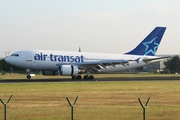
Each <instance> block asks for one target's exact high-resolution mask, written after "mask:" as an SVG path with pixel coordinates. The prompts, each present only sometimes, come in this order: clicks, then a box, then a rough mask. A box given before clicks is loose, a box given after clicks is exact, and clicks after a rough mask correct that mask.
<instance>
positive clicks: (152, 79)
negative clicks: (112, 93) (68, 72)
mask: <svg viewBox="0 0 180 120" xmlns="http://www.w3.org/2000/svg"><path fill="white" fill-rule="evenodd" d="M156 80H157V81H165V80H180V77H179V76H177V77H175V76H173V77H114V78H113V77H111V78H110V77H109V78H107V77H106V78H97V79H94V80H83V79H82V80H72V79H68V78H67V79H30V80H28V79H6V80H0V83H37V82H42V83H43V82H98V81H102V82H103V81H107V82H111V81H119V82H121V81H156Z"/></svg>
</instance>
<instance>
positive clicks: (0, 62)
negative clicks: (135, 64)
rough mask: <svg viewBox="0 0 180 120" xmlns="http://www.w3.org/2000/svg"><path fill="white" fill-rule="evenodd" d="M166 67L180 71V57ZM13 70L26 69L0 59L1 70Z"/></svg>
mask: <svg viewBox="0 0 180 120" xmlns="http://www.w3.org/2000/svg"><path fill="white" fill-rule="evenodd" d="M164 65H165V68H164V71H168V72H167V73H172V74H174V73H180V58H179V57H178V56H177V55H176V56H174V57H172V58H169V59H168V60H167V61H165V62H164ZM12 70H13V71H16V72H17V71H24V72H25V69H22V68H19V67H15V66H12V65H10V64H9V63H7V62H6V61H5V59H1V60H0V71H6V72H9V71H10V72H12Z"/></svg>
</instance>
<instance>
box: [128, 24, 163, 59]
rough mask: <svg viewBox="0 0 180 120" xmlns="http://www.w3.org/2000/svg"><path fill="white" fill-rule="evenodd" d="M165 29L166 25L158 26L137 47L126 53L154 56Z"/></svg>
mask: <svg viewBox="0 0 180 120" xmlns="http://www.w3.org/2000/svg"><path fill="white" fill-rule="evenodd" d="M165 30H166V27H156V28H155V29H154V30H153V31H152V32H151V33H150V34H149V35H148V36H147V37H146V38H145V39H144V40H143V41H142V42H141V43H140V44H139V45H138V46H137V47H136V48H134V49H133V50H132V51H130V52H128V53H125V54H131V55H144V56H146V55H149V56H154V55H155V54H156V51H157V49H158V47H159V44H160V42H161V39H162V37H163V34H164V32H165Z"/></svg>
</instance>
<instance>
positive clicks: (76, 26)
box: [0, 0, 180, 57]
mask: <svg viewBox="0 0 180 120" xmlns="http://www.w3.org/2000/svg"><path fill="white" fill-rule="evenodd" d="M179 6H180V1H179V0H0V57H5V55H7V52H9V53H13V52H15V51H19V50H31V49H45V50H62V51H78V49H79V47H81V51H83V52H98V53H117V54H121V53H126V52H129V51H131V50H132V49H134V48H135V47H136V46H137V45H138V44H139V43H140V42H141V41H142V40H143V39H144V38H145V37H146V36H147V35H148V34H149V33H150V32H151V31H152V30H153V29H154V28H155V27H156V26H163V27H167V29H166V32H165V34H164V36H163V39H162V41H161V44H160V46H159V48H158V51H157V55H158V54H180V47H179V46H180V7H179Z"/></svg>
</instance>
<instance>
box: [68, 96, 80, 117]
mask: <svg viewBox="0 0 180 120" xmlns="http://www.w3.org/2000/svg"><path fill="white" fill-rule="evenodd" d="M66 99H67V101H68V103H69V105H70V106H71V120H74V106H75V105H76V102H77V100H78V96H77V97H76V99H75V101H74V104H71V102H70V100H69V98H68V97H66Z"/></svg>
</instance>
